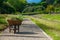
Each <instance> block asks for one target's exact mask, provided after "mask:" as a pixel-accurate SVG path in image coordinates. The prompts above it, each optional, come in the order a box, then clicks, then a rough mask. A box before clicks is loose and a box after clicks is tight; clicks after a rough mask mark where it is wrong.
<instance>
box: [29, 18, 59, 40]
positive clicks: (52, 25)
mask: <svg viewBox="0 0 60 40" xmlns="http://www.w3.org/2000/svg"><path fill="white" fill-rule="evenodd" d="M30 19H31V20H32V21H33V22H35V23H36V24H37V25H38V26H39V27H40V28H42V29H43V30H44V31H45V32H46V33H47V34H48V35H50V36H51V37H52V38H53V40H60V23H57V22H52V21H47V20H43V19H38V18H32V17H31V18H30Z"/></svg>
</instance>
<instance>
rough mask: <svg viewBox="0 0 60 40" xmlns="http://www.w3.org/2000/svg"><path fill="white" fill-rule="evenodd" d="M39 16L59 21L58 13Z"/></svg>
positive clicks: (59, 15)
mask: <svg viewBox="0 0 60 40" xmlns="http://www.w3.org/2000/svg"><path fill="white" fill-rule="evenodd" d="M39 16H40V17H41V18H43V19H47V20H51V21H59V22H60V14H41V15H39Z"/></svg>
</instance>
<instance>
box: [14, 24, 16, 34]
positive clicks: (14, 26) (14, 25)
mask: <svg viewBox="0 0 60 40" xmlns="http://www.w3.org/2000/svg"><path fill="white" fill-rule="evenodd" d="M14 33H16V25H14Z"/></svg>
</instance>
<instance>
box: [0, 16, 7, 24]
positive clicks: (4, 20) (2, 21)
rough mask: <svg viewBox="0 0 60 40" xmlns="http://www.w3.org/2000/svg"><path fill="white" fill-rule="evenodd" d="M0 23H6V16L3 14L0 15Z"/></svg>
mask: <svg viewBox="0 0 60 40" xmlns="http://www.w3.org/2000/svg"><path fill="white" fill-rule="evenodd" d="M0 24H7V22H6V18H5V17H4V16H0Z"/></svg>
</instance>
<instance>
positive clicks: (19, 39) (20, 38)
mask: <svg viewBox="0 0 60 40" xmlns="http://www.w3.org/2000/svg"><path fill="white" fill-rule="evenodd" d="M8 31H9V29H8V28H7V29H6V30H5V31H4V32H2V33H1V34H0V40H51V38H50V37H49V36H47V35H46V34H45V33H44V31H42V30H41V29H40V28H39V27H38V26H37V25H35V24H34V23H33V22H32V21H31V20H29V19H28V18H25V19H24V21H23V22H22V25H21V26H20V33H16V34H13V33H9V32H8Z"/></svg>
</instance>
